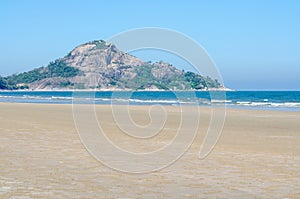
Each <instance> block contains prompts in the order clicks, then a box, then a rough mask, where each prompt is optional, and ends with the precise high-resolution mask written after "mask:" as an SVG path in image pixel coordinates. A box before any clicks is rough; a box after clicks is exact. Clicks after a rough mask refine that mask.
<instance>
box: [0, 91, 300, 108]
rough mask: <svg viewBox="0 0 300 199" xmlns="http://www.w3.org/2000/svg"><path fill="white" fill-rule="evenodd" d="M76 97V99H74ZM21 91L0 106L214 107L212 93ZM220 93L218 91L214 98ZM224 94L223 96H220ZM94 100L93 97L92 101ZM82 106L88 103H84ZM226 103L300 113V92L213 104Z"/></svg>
mask: <svg viewBox="0 0 300 199" xmlns="http://www.w3.org/2000/svg"><path fill="white" fill-rule="evenodd" d="M74 93H76V94H75V95H73V94H74ZM74 93H73V92H72V91H41V92H38V91H21V92H0V102H12V103H51V104H71V103H73V99H74V96H76V95H79V94H80V95H81V97H82V96H86V98H82V99H86V103H90V102H93V103H95V104H118V103H124V102H126V103H128V104H129V105H155V104H159V105H169V106H179V105H186V106H195V105H201V106H210V105H211V103H212V100H211V93H210V92H208V91H176V92H172V91H135V92H129V91H114V92H112V91H97V92H89V91H85V92H78V91H76V92H74ZM216 93H218V91H215V92H214V94H216ZM220 93H221V92H220ZM91 96H92V97H91ZM81 102H83V103H85V101H84V100H81ZM213 102H214V103H216V104H218V103H226V106H227V107H233V108H242V109H257V110H283V111H300V91H230V92H226V100H225V99H223V100H213Z"/></svg>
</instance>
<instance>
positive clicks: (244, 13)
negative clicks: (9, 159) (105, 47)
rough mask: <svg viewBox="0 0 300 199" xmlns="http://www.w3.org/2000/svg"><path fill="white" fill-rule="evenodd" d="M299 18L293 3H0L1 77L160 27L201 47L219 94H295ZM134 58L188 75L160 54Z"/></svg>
mask: <svg viewBox="0 0 300 199" xmlns="http://www.w3.org/2000/svg"><path fill="white" fill-rule="evenodd" d="M299 10H300V1H298V0H294V1H292V0H264V1H261V0H243V1H241V0H236V1H233V0H226V1H222V0H212V1H200V0H193V1H192V0H185V1H176V0H172V1H171V0H170V1H167V0H166V1H163V0H151V1H147V0H145V1H141V0H136V1H135V0H123V1H122V0H115V1H102V0H85V1H83V0H82V1H79V0H70V1H68V0H65V1H61V0H45V1H40V0H35V1H33V0H26V1H25V0H1V1H0V24H1V29H0V44H1V45H0V57H1V62H0V68H1V70H0V75H1V76H6V75H10V74H13V73H20V72H24V71H28V70H31V69H33V68H37V67H40V66H45V65H47V64H48V63H49V62H50V61H52V60H55V59H57V58H59V57H63V56H64V55H66V54H67V53H68V52H69V51H71V50H72V49H73V48H74V47H76V46H77V45H80V44H83V43H85V42H88V41H92V40H97V39H104V40H106V39H108V38H110V37H111V36H113V35H115V34H118V33H120V32H123V31H127V30H130V29H135V28H143V27H160V28H168V29H172V30H175V31H178V32H180V33H183V34H185V35H187V36H188V37H190V38H192V39H194V40H195V41H196V42H197V43H199V44H200V45H201V46H203V47H204V48H205V50H206V51H207V52H208V54H209V55H210V57H211V58H212V59H213V61H214V62H215V64H216V65H217V67H218V69H219V71H220V73H221V75H222V77H223V81H224V84H225V86H226V87H229V88H232V89H236V90H300V77H299V75H300V23H299V21H300V12H299ZM136 55H140V56H141V58H142V59H146V60H147V59H153V61H155V60H161V59H162V60H166V61H168V62H171V63H172V64H173V65H174V66H176V65H180V66H179V67H182V68H185V67H188V66H184V62H181V61H180V60H179V59H177V58H174V57H173V58H172V56H167V55H166V54H164V53H162V54H161V53H157V54H156V53H154V52H149V53H148V54H147V53H145V52H144V53H140V54H139V53H137V54H136ZM164 55H166V56H165V59H164ZM147 61H148V60H147Z"/></svg>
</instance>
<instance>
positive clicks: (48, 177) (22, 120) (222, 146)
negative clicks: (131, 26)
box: [0, 103, 300, 199]
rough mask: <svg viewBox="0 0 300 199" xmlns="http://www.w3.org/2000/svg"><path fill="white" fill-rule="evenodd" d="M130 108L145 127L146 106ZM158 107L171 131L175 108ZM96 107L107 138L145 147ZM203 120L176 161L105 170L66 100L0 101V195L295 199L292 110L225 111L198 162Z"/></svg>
mask: <svg viewBox="0 0 300 199" xmlns="http://www.w3.org/2000/svg"><path fill="white" fill-rule="evenodd" d="M131 108H132V113H133V119H135V120H136V121H137V122H140V123H141V124H143V123H145V124H146V123H147V121H148V120H149V118H148V116H147V114H146V113H147V112H146V111H147V110H148V107H142V106H141V107H131ZM166 110H167V111H168V113H170V119H169V120H168V122H167V124H166V126H167V127H168V128H169V129H172V128H173V129H176V128H177V125H178V123H177V119H178V118H179V117H178V114H179V110H178V108H177V107H166ZM96 111H97V114H98V117H99V119H101V120H102V122H103V124H104V128H106V129H107V131H108V132H109V137H110V138H111V139H112V140H116V141H121V143H123V146H122V147H125V148H126V147H128V149H129V150H130V149H133V150H134V149H136V148H138V147H140V148H141V149H145V150H148V149H149V148H147V147H145V143H144V142H137V143H135V144H128V142H127V141H128V140H127V138H126V136H119V134H118V128H116V127H115V124H114V121H113V119H112V117H111V115H110V107H109V106H104V105H101V106H97V108H96ZM209 118H210V111H209V109H208V108H201V122H200V124H201V125H200V129H199V135H198V136H197V138H196V140H195V142H194V143H193V145H192V147H191V148H190V149H189V150H188V152H187V153H186V154H185V155H184V156H183V157H182V158H181V159H179V160H178V161H177V162H175V163H174V164H172V165H171V166H170V167H167V168H165V169H163V170H160V171H157V172H153V173H149V174H135V175H134V174H126V173H122V172H117V171H115V170H112V169H110V168H107V167H106V166H104V165H103V164H101V163H100V162H98V161H97V160H95V159H94V158H93V157H92V156H91V155H90V154H89V153H88V152H87V150H86V149H85V147H84V146H83V145H82V144H81V142H80V140H79V136H78V134H77V132H76V129H75V125H74V121H73V116H72V106H71V105H42V104H6V103H0V134H1V136H0V198H151V199H152V198H300V113H299V112H279V111H278V112H277V111H254V110H238V109H227V117H226V122H225V126H224V130H223V133H222V136H221V138H220V140H219V142H218V144H217V145H216V147H215V149H214V150H213V152H212V153H211V154H210V155H209V156H208V157H207V158H206V159H204V160H200V159H198V152H199V148H200V145H201V143H202V141H203V136H204V133H205V132H206V130H207V127H208V122H209ZM170 132H172V131H171V130H170ZM171 134H172V133H170V135H171ZM164 139H168V138H163V139H162V140H161V142H157V145H151V146H150V148H151V147H154V148H155V147H157V146H159V145H160V144H164V141H165V140H164ZM124 143H125V144H124ZM126 143H127V145H126ZM162 158H163V157H162ZM124 164H126V162H124Z"/></svg>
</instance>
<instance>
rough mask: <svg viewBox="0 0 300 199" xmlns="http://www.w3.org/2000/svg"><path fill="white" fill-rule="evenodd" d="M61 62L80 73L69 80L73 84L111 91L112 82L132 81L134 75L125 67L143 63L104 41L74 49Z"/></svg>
mask: <svg viewBox="0 0 300 199" xmlns="http://www.w3.org/2000/svg"><path fill="white" fill-rule="evenodd" d="M62 61H63V62H64V63H65V64H66V65H68V66H73V67H75V68H78V69H79V70H80V71H81V72H82V73H81V75H79V76H76V77H74V78H72V79H71V82H73V83H74V84H84V86H83V88H103V89H111V88H113V87H116V85H115V84H113V85H110V83H111V82H112V80H118V79H120V78H122V77H124V78H128V79H132V78H134V77H135V73H134V72H133V70H132V68H129V67H126V66H131V67H134V66H141V65H144V64H145V62H144V61H143V60H140V59H138V58H136V57H134V56H132V55H129V54H127V53H124V52H122V51H120V50H118V49H117V48H116V46H115V45H113V44H110V43H106V42H105V41H102V40H100V41H94V42H89V43H86V44H83V45H80V46H78V47H76V48H75V49H74V50H72V51H71V52H70V53H69V55H67V56H66V57H64V58H63V59H62Z"/></svg>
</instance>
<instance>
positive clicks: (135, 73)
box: [3, 40, 222, 90]
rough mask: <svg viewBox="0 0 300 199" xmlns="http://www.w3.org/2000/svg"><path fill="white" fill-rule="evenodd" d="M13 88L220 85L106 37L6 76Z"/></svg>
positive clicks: (147, 87) (152, 87)
mask: <svg viewBox="0 0 300 199" xmlns="http://www.w3.org/2000/svg"><path fill="white" fill-rule="evenodd" d="M3 81H5V82H6V84H7V87H9V88H11V89H24V88H25V89H31V90H37V89H39V90H43V89H45V90H46V89H47V90H53V89H55V90H59V89H64V90H65V89H73V88H75V89H111V90H115V89H118V90H119V89H120V90H121V89H128V90H132V89H164V90H167V89H170V90H189V89H205V88H206V87H207V86H209V87H210V88H220V87H222V85H220V84H219V82H217V81H216V80H212V79H211V78H209V77H202V76H200V75H198V74H195V73H192V72H184V71H181V70H178V69H177V68H175V67H174V66H172V65H171V64H168V63H164V62H158V63H154V64H150V63H148V62H145V61H143V60H141V59H139V58H137V57H135V56H132V55H129V54H127V53H125V52H122V51H120V50H119V49H118V48H117V47H116V46H115V45H113V44H110V43H107V42H105V41H103V40H97V41H93V42H88V43H85V44H83V45H80V46H78V47H76V48H75V49H74V50H72V51H71V52H70V53H69V54H68V55H66V56H65V57H63V58H60V59H57V60H55V61H54V62H50V64H49V65H48V66H47V67H41V68H37V69H34V70H32V71H29V72H25V73H21V74H18V75H12V76H8V77H6V78H3Z"/></svg>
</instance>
